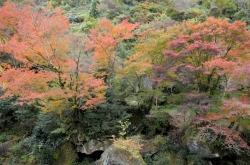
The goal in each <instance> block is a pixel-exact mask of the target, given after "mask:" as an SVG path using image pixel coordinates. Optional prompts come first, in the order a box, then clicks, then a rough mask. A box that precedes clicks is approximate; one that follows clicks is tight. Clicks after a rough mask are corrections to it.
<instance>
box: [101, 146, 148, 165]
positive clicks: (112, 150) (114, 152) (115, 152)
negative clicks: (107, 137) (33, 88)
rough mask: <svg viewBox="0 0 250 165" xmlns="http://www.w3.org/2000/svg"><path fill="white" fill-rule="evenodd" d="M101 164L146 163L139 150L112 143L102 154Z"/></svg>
mask: <svg viewBox="0 0 250 165" xmlns="http://www.w3.org/2000/svg"><path fill="white" fill-rule="evenodd" d="M99 164H100V165H146V163H145V162H144V160H143V159H142V157H141V155H140V153H139V151H132V150H129V149H127V148H125V147H119V146H114V145H111V146H110V147H109V148H108V149H107V150H105V152H104V153H103V154H102V157H101V159H100V162H99Z"/></svg>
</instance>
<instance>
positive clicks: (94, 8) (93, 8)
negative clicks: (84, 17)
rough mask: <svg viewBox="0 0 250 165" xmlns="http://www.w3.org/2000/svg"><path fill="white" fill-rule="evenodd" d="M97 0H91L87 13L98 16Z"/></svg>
mask: <svg viewBox="0 0 250 165" xmlns="http://www.w3.org/2000/svg"><path fill="white" fill-rule="evenodd" d="M97 3H98V0H91V3H90V10H89V15H90V16H91V17H94V18H98V17H99V16H100V13H99V11H98V10H97Z"/></svg>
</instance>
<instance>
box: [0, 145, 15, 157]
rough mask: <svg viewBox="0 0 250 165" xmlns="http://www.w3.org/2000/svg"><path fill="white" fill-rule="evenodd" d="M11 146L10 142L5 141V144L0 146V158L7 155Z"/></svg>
mask: <svg viewBox="0 0 250 165" xmlns="http://www.w3.org/2000/svg"><path fill="white" fill-rule="evenodd" d="M11 144H12V142H11V141H7V142H4V143H2V144H0V156H6V155H7V152H8V151H9V149H10V147H11Z"/></svg>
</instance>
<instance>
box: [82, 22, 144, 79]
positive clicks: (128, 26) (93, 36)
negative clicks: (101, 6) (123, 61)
mask: <svg viewBox="0 0 250 165" xmlns="http://www.w3.org/2000/svg"><path fill="white" fill-rule="evenodd" d="M138 26H139V25H138V24H132V23H129V22H128V21H127V20H124V21H122V22H121V23H120V24H118V25H116V26H115V25H113V24H112V22H111V21H110V20H108V19H103V20H101V21H100V22H99V24H98V25H97V28H95V29H92V30H91V31H90V34H89V38H88V40H87V44H86V48H85V50H87V51H88V50H94V55H93V59H94V60H95V61H96V62H97V65H98V67H99V69H107V72H106V74H110V73H111V72H112V71H113V69H114V67H115V65H116V64H117V58H116V47H117V45H118V44H119V43H120V42H121V41H123V40H124V39H129V38H132V37H133V33H132V32H133V30H135V29H136V28H137V27H138Z"/></svg>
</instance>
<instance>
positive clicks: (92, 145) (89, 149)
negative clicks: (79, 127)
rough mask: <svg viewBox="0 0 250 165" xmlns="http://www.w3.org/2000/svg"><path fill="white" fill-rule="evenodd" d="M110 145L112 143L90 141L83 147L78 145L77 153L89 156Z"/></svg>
mask: <svg viewBox="0 0 250 165" xmlns="http://www.w3.org/2000/svg"><path fill="white" fill-rule="evenodd" d="M111 144H112V141H110V140H103V141H99V140H95V139H91V140H90V141H89V142H87V143H84V144H83V145H78V146H77V152H80V153H83V154H87V155H89V154H92V153H93V152H95V151H104V150H106V149H107V148H108V147H109V146H110V145H111Z"/></svg>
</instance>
